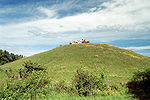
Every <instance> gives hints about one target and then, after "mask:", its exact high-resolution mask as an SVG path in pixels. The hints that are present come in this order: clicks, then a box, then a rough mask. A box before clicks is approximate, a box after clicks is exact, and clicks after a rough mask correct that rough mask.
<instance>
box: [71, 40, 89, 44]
mask: <svg viewBox="0 0 150 100" xmlns="http://www.w3.org/2000/svg"><path fill="white" fill-rule="evenodd" d="M80 43H90V40H86V39H82V40H73V41H71V42H70V43H69V44H80Z"/></svg>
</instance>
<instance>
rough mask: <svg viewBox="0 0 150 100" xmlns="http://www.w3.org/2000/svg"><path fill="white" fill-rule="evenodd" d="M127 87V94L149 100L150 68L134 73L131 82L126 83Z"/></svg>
mask: <svg viewBox="0 0 150 100" xmlns="http://www.w3.org/2000/svg"><path fill="white" fill-rule="evenodd" d="M127 87H128V88H129V92H131V93H133V94H134V95H135V96H136V97H138V98H140V99H143V98H150V67H149V68H147V69H145V70H143V71H138V72H137V73H135V74H134V77H133V78H132V80H131V81H130V82H128V84H127ZM143 100H148V99H143Z"/></svg>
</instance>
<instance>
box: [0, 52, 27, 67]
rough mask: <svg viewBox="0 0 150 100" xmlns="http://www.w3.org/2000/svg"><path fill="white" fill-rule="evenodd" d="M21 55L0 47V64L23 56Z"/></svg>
mask: <svg viewBox="0 0 150 100" xmlns="http://www.w3.org/2000/svg"><path fill="white" fill-rule="evenodd" d="M23 57H24V56H23V55H17V54H13V53H9V52H8V51H6V50H1V49H0V65H3V64H6V63H9V62H13V61H15V60H17V59H20V58H23Z"/></svg>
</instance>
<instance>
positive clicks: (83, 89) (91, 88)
mask: <svg viewBox="0 0 150 100" xmlns="http://www.w3.org/2000/svg"><path fill="white" fill-rule="evenodd" d="M73 85H74V87H75V89H76V90H77V92H78V95H79V96H89V95H94V94H95V93H96V92H95V91H96V90H97V89H99V90H104V89H105V88H106V85H105V81H104V75H103V74H101V75H98V76H96V75H93V74H90V73H89V72H85V71H83V70H77V72H76V74H75V76H74V79H73Z"/></svg>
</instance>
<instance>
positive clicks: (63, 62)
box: [0, 43, 150, 100]
mask: <svg viewBox="0 0 150 100" xmlns="http://www.w3.org/2000/svg"><path fill="white" fill-rule="evenodd" d="M28 60H31V61H33V62H38V63H39V64H44V65H45V66H47V67H48V73H49V75H50V76H51V78H52V80H53V82H58V81H62V80H64V81H65V82H66V83H69V82H70V80H71V77H72V76H73V75H74V74H75V72H76V70H77V69H80V68H82V69H84V70H87V71H90V72H93V73H101V72H105V74H106V75H107V76H108V79H109V82H110V83H114V84H117V85H119V84H120V83H125V82H127V81H128V80H129V79H130V78H131V77H132V75H133V73H134V72H136V71H137V70H139V69H143V68H145V67H149V66H150V58H149V57H146V56H143V55H140V54H137V53H135V52H133V51H131V50H126V49H121V48H118V47H115V46H112V45H108V44H98V43H90V44H74V45H64V46H60V47H57V48H55V49H52V50H50V51H46V52H43V53H40V54H36V55H33V56H30V57H26V58H23V59H20V60H17V61H14V62H12V63H8V64H5V65H2V66H0V68H1V69H2V70H6V69H9V68H11V69H13V70H15V69H19V68H21V66H22V64H23V63H24V62H25V61H28ZM5 76H6V75H5V74H4V73H2V72H1V74H0V79H1V80H2V79H5ZM61 96H64V95H60V96H56V100H58V99H59V97H61ZM57 97H58V99H57ZM51 98H52V97H49V99H48V100H51ZM64 98H65V99H64ZM67 98H69V99H67ZM114 98H115V99H114ZM117 98H118V100H119V98H122V96H111V97H87V98H86V100H99V99H107V100H117ZM123 98H124V100H129V99H131V98H125V96H123ZM81 99H82V100H84V97H83V98H81V97H69V96H64V97H61V99H59V100H81Z"/></svg>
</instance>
